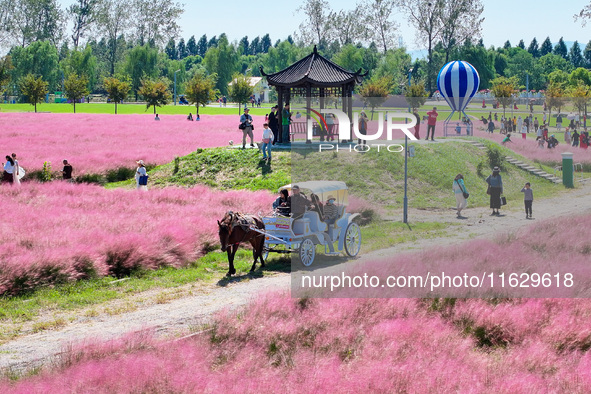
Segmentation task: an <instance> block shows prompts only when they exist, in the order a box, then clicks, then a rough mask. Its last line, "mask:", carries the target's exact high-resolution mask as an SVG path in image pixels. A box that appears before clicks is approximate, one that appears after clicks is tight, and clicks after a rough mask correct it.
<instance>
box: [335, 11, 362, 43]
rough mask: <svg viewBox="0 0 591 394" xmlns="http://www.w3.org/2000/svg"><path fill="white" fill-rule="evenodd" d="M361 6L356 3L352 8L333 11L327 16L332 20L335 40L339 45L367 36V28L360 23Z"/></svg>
mask: <svg viewBox="0 0 591 394" xmlns="http://www.w3.org/2000/svg"><path fill="white" fill-rule="evenodd" d="M362 15H363V8H362V6H361V5H358V6H357V7H356V9H354V10H340V11H339V12H338V13H337V12H333V13H332V14H331V15H330V16H329V18H330V19H331V20H332V21H333V29H334V35H335V38H336V41H338V43H339V44H340V45H341V46H345V45H347V44H354V43H355V42H358V41H360V40H363V39H365V38H366V37H367V36H368V33H369V30H368V29H367V27H366V26H365V23H362V21H361V16H362ZM368 21H369V20H368Z"/></svg>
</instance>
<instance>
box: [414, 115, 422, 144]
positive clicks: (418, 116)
mask: <svg viewBox="0 0 591 394" xmlns="http://www.w3.org/2000/svg"><path fill="white" fill-rule="evenodd" d="M413 115H414V116H415V118H417V124H416V125H415V133H414V134H415V138H416V139H417V140H420V139H421V136H420V135H419V131H421V115H419V113H418V112H415V113H414V114H413Z"/></svg>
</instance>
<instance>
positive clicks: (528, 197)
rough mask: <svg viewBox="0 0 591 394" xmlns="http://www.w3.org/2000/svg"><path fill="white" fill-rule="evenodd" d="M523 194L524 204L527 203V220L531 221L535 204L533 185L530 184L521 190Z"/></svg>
mask: <svg viewBox="0 0 591 394" xmlns="http://www.w3.org/2000/svg"><path fill="white" fill-rule="evenodd" d="M521 192H522V193H523V202H524V203H525V218H526V219H531V215H532V204H533V202H534V192H533V190H532V189H531V185H530V184H529V182H527V183H526V184H525V186H524V187H523V189H521Z"/></svg>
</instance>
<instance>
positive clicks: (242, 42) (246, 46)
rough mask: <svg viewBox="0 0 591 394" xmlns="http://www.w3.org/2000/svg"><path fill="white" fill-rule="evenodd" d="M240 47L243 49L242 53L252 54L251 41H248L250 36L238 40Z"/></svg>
mask: <svg viewBox="0 0 591 394" xmlns="http://www.w3.org/2000/svg"><path fill="white" fill-rule="evenodd" d="M238 48H241V49H242V52H241V53H240V52H239V53H240V54H241V55H246V56H248V55H249V54H250V43H249V41H248V36H244V37H242V38H241V39H240V41H239V42H238Z"/></svg>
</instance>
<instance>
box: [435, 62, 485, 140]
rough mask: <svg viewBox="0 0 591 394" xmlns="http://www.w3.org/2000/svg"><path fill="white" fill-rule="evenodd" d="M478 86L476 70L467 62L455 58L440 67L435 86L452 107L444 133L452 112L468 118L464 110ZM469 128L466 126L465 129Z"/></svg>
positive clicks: (478, 78) (478, 77)
mask: <svg viewBox="0 0 591 394" xmlns="http://www.w3.org/2000/svg"><path fill="white" fill-rule="evenodd" d="M479 86H480V76H479V75H478V71H476V69H475V68H474V66H472V65H471V64H470V63H468V62H465V61H459V60H456V61H453V62H449V63H447V64H446V65H445V66H443V67H442V68H441V70H440V71H439V75H438V76H437V88H438V89H439V92H440V93H441V95H442V96H443V98H445V101H447V103H448V104H449V106H450V107H451V109H452V113H451V115H450V116H449V117H448V118H447V120H446V127H445V130H446V135H447V123H448V122H449V120H450V119H451V118H452V116H453V115H454V113H456V112H460V113H461V114H463V115H464V118H465V119H469V118H468V116H467V115H466V114H465V113H464V110H465V109H466V107H467V106H468V104H469V103H470V100H472V97H474V95H475V94H476V92H477V91H478V87H479ZM470 129H471V128H468V127H467V130H470Z"/></svg>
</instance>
